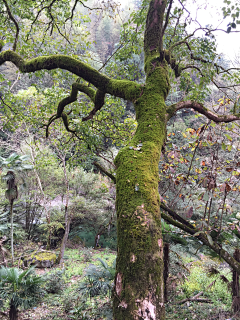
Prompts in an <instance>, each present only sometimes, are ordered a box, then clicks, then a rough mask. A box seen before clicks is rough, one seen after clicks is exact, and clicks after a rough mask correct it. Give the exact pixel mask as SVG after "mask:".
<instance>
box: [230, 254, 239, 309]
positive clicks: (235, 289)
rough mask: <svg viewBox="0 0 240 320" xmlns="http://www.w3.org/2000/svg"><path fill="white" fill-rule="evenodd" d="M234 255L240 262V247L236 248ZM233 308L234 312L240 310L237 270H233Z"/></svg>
mask: <svg viewBox="0 0 240 320" xmlns="http://www.w3.org/2000/svg"><path fill="white" fill-rule="evenodd" d="M233 257H234V259H235V260H236V261H238V262H240V249H235V251H234V254H233ZM232 308H233V311H234V313H237V312H239V311H240V296H239V275H238V273H237V272H236V271H235V270H233V281H232Z"/></svg>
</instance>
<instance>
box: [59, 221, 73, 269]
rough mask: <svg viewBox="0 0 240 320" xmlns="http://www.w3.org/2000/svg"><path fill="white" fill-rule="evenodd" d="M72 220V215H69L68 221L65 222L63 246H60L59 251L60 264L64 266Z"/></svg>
mask: <svg viewBox="0 0 240 320" xmlns="http://www.w3.org/2000/svg"><path fill="white" fill-rule="evenodd" d="M71 220H72V219H71V217H69V218H68V221H67V223H66V222H65V233H64V236H63V239H62V243H61V248H60V252H59V256H58V261H59V264H60V266H63V257H64V251H65V248H66V244H67V240H68V235H69V231H70V225H71Z"/></svg>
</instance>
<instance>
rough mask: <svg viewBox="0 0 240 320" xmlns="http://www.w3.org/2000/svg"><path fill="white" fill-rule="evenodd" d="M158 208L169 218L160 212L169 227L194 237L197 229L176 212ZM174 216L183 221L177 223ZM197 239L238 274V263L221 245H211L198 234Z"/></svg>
mask: <svg viewBox="0 0 240 320" xmlns="http://www.w3.org/2000/svg"><path fill="white" fill-rule="evenodd" d="M160 207H161V208H162V209H163V210H165V211H167V212H168V213H169V214H170V215H171V217H170V216H169V215H167V214H165V213H163V212H161V217H162V218H163V219H164V220H165V221H167V222H168V223H170V224H171V225H173V226H175V227H177V228H179V229H181V230H183V231H185V232H187V233H189V234H190V235H195V234H196V233H197V232H198V231H199V229H197V228H194V227H193V226H192V225H191V224H190V225H191V227H189V226H188V225H189V222H188V221H186V220H184V219H183V218H182V217H180V216H179V215H178V214H177V213H176V212H174V211H173V210H171V209H169V208H168V207H167V206H165V205H164V204H161V205H160ZM172 213H174V215H173V218H172ZM176 215H177V216H178V217H180V218H181V220H184V222H183V223H179V222H177V221H176V220H175V217H176ZM195 237H196V238H197V239H199V240H200V241H201V242H202V243H203V244H204V245H206V246H208V247H209V248H211V249H212V250H213V251H215V252H216V253H217V254H218V255H219V256H220V257H222V258H223V259H224V260H225V261H226V262H227V263H228V264H229V265H230V266H231V267H232V268H233V269H234V270H236V271H237V273H238V274H240V263H239V262H238V261H236V260H235V259H234V258H233V257H232V256H231V255H230V254H229V253H228V252H227V251H226V250H224V249H223V248H222V246H221V245H219V244H218V243H216V242H213V244H211V243H210V242H209V241H208V239H207V237H206V236H205V235H204V234H203V233H200V234H199V235H196V236H195Z"/></svg>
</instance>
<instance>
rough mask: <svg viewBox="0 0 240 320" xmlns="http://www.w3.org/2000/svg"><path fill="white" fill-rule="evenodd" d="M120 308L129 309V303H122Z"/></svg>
mask: <svg viewBox="0 0 240 320" xmlns="http://www.w3.org/2000/svg"><path fill="white" fill-rule="evenodd" d="M118 307H122V308H124V309H127V307H128V305H127V303H126V302H125V301H122V302H121V303H120V304H119V306H118Z"/></svg>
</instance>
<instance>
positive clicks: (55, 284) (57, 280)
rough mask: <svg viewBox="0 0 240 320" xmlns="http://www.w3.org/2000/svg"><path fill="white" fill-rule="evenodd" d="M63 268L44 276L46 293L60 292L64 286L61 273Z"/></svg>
mask: <svg viewBox="0 0 240 320" xmlns="http://www.w3.org/2000/svg"><path fill="white" fill-rule="evenodd" d="M64 271H65V270H57V271H54V272H51V273H48V274H47V275H45V276H44V279H45V281H46V284H45V287H44V288H45V290H46V291H47V293H60V292H61V291H62V290H63V289H64V286H65V281H64V279H63V273H64Z"/></svg>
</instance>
